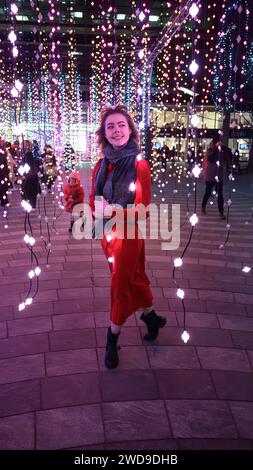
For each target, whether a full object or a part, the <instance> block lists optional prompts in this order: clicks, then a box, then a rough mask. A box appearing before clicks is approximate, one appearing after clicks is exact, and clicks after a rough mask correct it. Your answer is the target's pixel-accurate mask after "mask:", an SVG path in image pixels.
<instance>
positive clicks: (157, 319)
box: [141, 310, 167, 341]
mask: <svg viewBox="0 0 253 470" xmlns="http://www.w3.org/2000/svg"><path fill="white" fill-rule="evenodd" d="M141 320H142V321H144V323H146V325H147V328H148V333H147V334H146V335H144V336H143V338H144V339H146V340H147V341H153V340H154V339H156V338H157V336H158V333H159V328H163V327H164V326H165V325H166V323H167V319H166V318H165V317H161V316H159V315H156V313H155V311H154V310H152V311H151V312H150V313H148V314H147V315H144V313H142V315H141Z"/></svg>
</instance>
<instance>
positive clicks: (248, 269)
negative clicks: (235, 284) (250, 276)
mask: <svg viewBox="0 0 253 470" xmlns="http://www.w3.org/2000/svg"><path fill="white" fill-rule="evenodd" d="M250 271H251V268H250V267H249V266H244V268H243V269H242V272H243V273H249V272H250Z"/></svg>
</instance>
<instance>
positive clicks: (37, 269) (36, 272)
mask: <svg viewBox="0 0 253 470" xmlns="http://www.w3.org/2000/svg"><path fill="white" fill-rule="evenodd" d="M34 272H35V274H36V276H39V275H40V273H41V269H40V268H39V266H37V267H36V268H35V270H34Z"/></svg>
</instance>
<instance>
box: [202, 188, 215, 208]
mask: <svg viewBox="0 0 253 470" xmlns="http://www.w3.org/2000/svg"><path fill="white" fill-rule="evenodd" d="M214 185H215V182H214V181H206V191H205V194H204V197H203V199H202V211H204V210H205V208H206V205H207V201H208V199H209V197H210V196H211V194H212V189H213V187H214Z"/></svg>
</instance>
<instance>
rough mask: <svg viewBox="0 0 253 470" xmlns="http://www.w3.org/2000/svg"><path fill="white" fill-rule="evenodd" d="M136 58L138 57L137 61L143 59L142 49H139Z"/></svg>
mask: <svg viewBox="0 0 253 470" xmlns="http://www.w3.org/2000/svg"><path fill="white" fill-rule="evenodd" d="M138 57H139V59H143V57H144V50H143V49H141V50H140V51H139V52H138Z"/></svg>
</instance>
